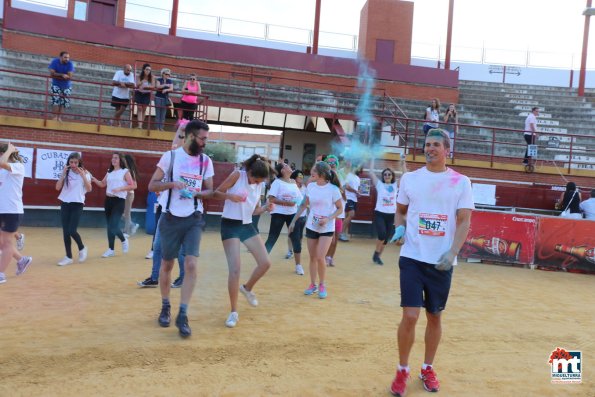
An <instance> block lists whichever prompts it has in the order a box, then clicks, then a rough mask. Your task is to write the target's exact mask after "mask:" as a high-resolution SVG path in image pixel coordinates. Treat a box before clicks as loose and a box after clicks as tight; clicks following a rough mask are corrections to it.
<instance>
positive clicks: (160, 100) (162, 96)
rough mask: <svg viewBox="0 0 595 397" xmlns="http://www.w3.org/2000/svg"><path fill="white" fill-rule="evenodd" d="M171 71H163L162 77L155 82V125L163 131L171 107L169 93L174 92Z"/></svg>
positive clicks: (165, 69) (166, 69) (164, 69)
mask: <svg viewBox="0 0 595 397" xmlns="http://www.w3.org/2000/svg"><path fill="white" fill-rule="evenodd" d="M170 76H171V70H169V69H168V68H163V69H161V77H160V78H158V79H157V80H156V82H155V124H156V125H157V129H158V130H159V131H163V123H164V122H165V115H166V113H167V108H168V105H169V93H170V92H172V91H173V90H174V82H173V81H172V79H170Z"/></svg>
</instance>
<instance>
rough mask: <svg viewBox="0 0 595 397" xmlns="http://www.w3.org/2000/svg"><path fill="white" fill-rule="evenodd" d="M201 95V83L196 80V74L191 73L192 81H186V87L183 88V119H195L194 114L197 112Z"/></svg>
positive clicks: (181, 103)
mask: <svg viewBox="0 0 595 397" xmlns="http://www.w3.org/2000/svg"><path fill="white" fill-rule="evenodd" d="M200 93H201V90H200V83H199V82H198V80H197V78H196V74H194V73H190V80H186V81H185V82H184V87H183V88H182V94H184V95H183V96H182V99H181V101H180V109H181V110H182V117H181V118H182V119H186V120H192V119H194V112H196V109H197V108H198V95H200ZM178 117H179V114H178Z"/></svg>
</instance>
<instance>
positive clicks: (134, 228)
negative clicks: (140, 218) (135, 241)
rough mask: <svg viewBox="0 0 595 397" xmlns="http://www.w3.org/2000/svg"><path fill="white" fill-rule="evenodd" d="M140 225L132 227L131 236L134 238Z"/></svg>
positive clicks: (136, 224)
mask: <svg viewBox="0 0 595 397" xmlns="http://www.w3.org/2000/svg"><path fill="white" fill-rule="evenodd" d="M138 227H139V224H138V223H135V224H134V225H132V227H131V228H130V235H131V236H134V235H135V234H136V231H137V230H138Z"/></svg>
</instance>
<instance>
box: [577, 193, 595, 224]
mask: <svg viewBox="0 0 595 397" xmlns="http://www.w3.org/2000/svg"><path fill="white" fill-rule="evenodd" d="M579 208H580V209H581V211H583V213H584V214H585V218H586V219H589V220H591V221H595V189H593V190H591V198H588V199H587V200H585V201H583V202H582V203H580V205H579Z"/></svg>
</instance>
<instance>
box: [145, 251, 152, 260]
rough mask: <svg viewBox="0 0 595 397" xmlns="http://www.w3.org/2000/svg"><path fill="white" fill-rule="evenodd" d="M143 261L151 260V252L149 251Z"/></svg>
mask: <svg viewBox="0 0 595 397" xmlns="http://www.w3.org/2000/svg"><path fill="white" fill-rule="evenodd" d="M145 259H153V250H151V251H149V252H148V253H147V255H145Z"/></svg>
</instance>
